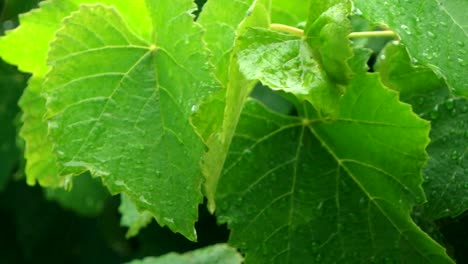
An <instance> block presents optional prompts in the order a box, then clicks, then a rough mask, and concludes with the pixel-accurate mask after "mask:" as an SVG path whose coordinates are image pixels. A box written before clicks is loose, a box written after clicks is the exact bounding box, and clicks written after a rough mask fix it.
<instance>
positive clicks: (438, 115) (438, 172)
mask: <svg viewBox="0 0 468 264" xmlns="http://www.w3.org/2000/svg"><path fill="white" fill-rule="evenodd" d="M376 70H377V71H379V72H380V73H381V75H382V78H383V81H384V82H385V83H386V84H387V85H388V86H389V87H392V88H393V89H396V90H399V91H400V96H401V99H402V100H404V101H406V102H408V103H411V104H412V105H413V109H414V110H415V111H416V113H418V114H420V115H421V116H422V117H424V118H426V119H428V120H430V121H431V124H432V126H431V135H430V137H431V143H430V145H429V146H428V148H427V151H428V153H429V161H428V162H427V164H426V166H425V167H424V170H423V173H424V178H425V181H426V182H425V183H424V189H425V191H426V195H427V200H428V202H427V204H425V206H424V208H425V210H424V212H425V217H428V219H438V218H441V217H446V216H451V217H455V216H457V215H460V214H461V213H463V212H464V211H466V210H467V209H468V178H467V177H468V175H467V173H466V168H468V161H467V158H466V152H467V149H468V140H467V136H468V134H467V133H466V131H467V126H468V123H467V121H468V116H467V115H468V114H467V113H468V102H467V100H466V99H465V98H454V97H453V96H451V95H450V92H449V91H448V89H447V87H446V86H445V85H444V83H443V81H442V80H440V79H439V78H438V77H437V76H436V75H435V74H434V73H433V72H431V71H430V70H429V69H427V68H425V67H416V66H414V65H411V60H410V58H409V56H408V54H407V52H406V50H405V47H404V46H403V45H401V44H394V43H390V44H389V45H387V47H386V48H385V49H384V50H383V51H382V52H381V55H380V56H379V60H378V62H377V65H376Z"/></svg>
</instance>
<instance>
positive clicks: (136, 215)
mask: <svg viewBox="0 0 468 264" xmlns="http://www.w3.org/2000/svg"><path fill="white" fill-rule="evenodd" d="M119 212H120V213H121V214H122V218H121V219H120V225H121V226H125V227H128V231H127V234H126V235H125V237H127V238H130V237H134V236H136V235H137V234H138V232H140V229H142V228H144V227H146V226H147V225H148V224H149V223H151V220H153V216H152V215H151V213H150V212H148V211H143V212H139V211H138V208H137V206H136V205H135V204H134V203H133V202H132V201H131V200H130V198H129V197H128V196H127V195H125V194H124V193H122V194H121V195H120V206H119Z"/></svg>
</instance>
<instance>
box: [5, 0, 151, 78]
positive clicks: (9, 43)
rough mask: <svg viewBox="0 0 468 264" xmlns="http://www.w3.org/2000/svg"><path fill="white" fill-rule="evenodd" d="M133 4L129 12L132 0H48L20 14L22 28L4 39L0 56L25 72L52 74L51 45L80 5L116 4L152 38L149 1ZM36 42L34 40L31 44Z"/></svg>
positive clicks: (141, 30) (134, 23)
mask: <svg viewBox="0 0 468 264" xmlns="http://www.w3.org/2000/svg"><path fill="white" fill-rule="evenodd" d="M130 2H131V3H132V5H133V7H132V8H131V9H128V8H127V7H128V3H129V1H113V0H48V1H42V2H40V3H39V9H33V10H32V11H30V12H28V13H26V14H23V15H20V26H19V27H18V28H16V29H14V30H12V31H10V32H7V34H6V36H3V37H1V38H0V56H1V57H2V58H3V59H5V60H6V61H7V62H9V63H11V64H15V65H18V68H19V69H20V70H22V71H25V72H30V73H34V74H35V75H36V76H37V77H42V76H44V74H45V73H46V72H47V71H48V69H49V68H48V67H47V65H46V60H47V52H48V50H49V44H50V42H51V41H52V39H53V38H54V34H55V32H56V31H57V30H58V29H59V28H60V27H61V26H62V24H61V22H62V19H63V18H65V17H66V16H68V15H70V13H71V12H73V11H75V10H77V9H78V6H79V5H80V4H85V3H103V4H112V5H114V6H116V7H117V8H118V9H119V10H123V11H125V12H123V16H124V17H125V18H126V19H128V21H130V22H129V23H130V25H131V26H132V28H135V29H138V30H137V31H138V32H141V34H143V35H148V33H149V32H147V30H148V29H149V28H150V26H149V25H150V23H149V20H148V16H142V15H141V13H140V12H141V11H140V10H145V6H144V5H145V1H144V0H136V1H130ZM31 39H33V41H31Z"/></svg>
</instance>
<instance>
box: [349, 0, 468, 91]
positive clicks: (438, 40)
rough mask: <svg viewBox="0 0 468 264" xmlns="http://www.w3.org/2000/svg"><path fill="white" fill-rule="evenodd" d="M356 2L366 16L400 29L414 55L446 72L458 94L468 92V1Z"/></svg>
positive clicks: (361, 0) (362, 0) (420, 62)
mask: <svg viewBox="0 0 468 264" xmlns="http://www.w3.org/2000/svg"><path fill="white" fill-rule="evenodd" d="M444 3H445V4H446V5H447V6H445V5H444ZM449 3H450V4H449ZM354 4H355V6H356V7H357V8H359V9H360V10H361V12H362V14H363V15H364V16H365V17H367V18H369V19H371V20H373V21H375V22H377V23H381V24H385V25H387V26H389V27H390V28H391V29H392V30H394V31H395V32H397V33H398V35H399V36H400V38H401V40H402V42H403V43H404V44H405V45H406V46H407V48H408V51H409V53H410V55H411V57H412V58H414V60H415V61H417V62H418V63H419V64H421V65H424V66H428V67H429V68H431V69H432V70H434V71H435V72H436V73H437V74H438V75H440V76H443V77H444V78H445V79H446V81H447V84H448V85H449V86H450V87H451V88H452V89H453V90H454V92H455V93H456V94H458V95H464V96H467V95H468V85H467V83H468V75H466V74H465V71H466V67H467V65H468V64H467V63H468V52H466V46H467V45H468V33H467V30H466V24H467V23H466V16H464V14H465V12H464V10H466V7H467V3H466V1H436V0H430V1H424V2H423V3H420V2H416V1H383V2H382V1H365V0H354ZM463 7H465V8H463ZM455 10H460V11H455ZM461 10H463V11H461ZM460 12H463V15H461V13H460ZM440 36H444V37H440Z"/></svg>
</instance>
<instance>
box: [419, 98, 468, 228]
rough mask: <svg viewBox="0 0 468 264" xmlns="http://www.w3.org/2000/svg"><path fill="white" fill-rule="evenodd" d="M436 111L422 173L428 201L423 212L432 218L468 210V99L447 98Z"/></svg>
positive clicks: (454, 215)
mask: <svg viewBox="0 0 468 264" xmlns="http://www.w3.org/2000/svg"><path fill="white" fill-rule="evenodd" d="M435 108H436V110H437V113H436V114H435V113H432V114H433V117H436V118H433V119H432V120H431V125H432V129H431V144H430V145H429V146H428V148H427V152H428V153H429V155H430V156H429V161H428V162H427V164H426V166H425V167H424V170H423V173H424V177H425V180H426V181H425V183H424V190H426V194H427V199H428V203H427V204H426V205H425V210H424V211H425V213H426V215H427V216H428V217H429V218H431V219H439V218H442V217H447V216H450V217H456V216H459V215H460V214H462V213H463V212H465V211H466V210H468V158H467V152H468V99H466V98H459V99H448V100H447V101H445V102H444V103H442V104H437V105H436V106H435ZM435 115H437V116H435ZM427 117H430V116H427Z"/></svg>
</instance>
